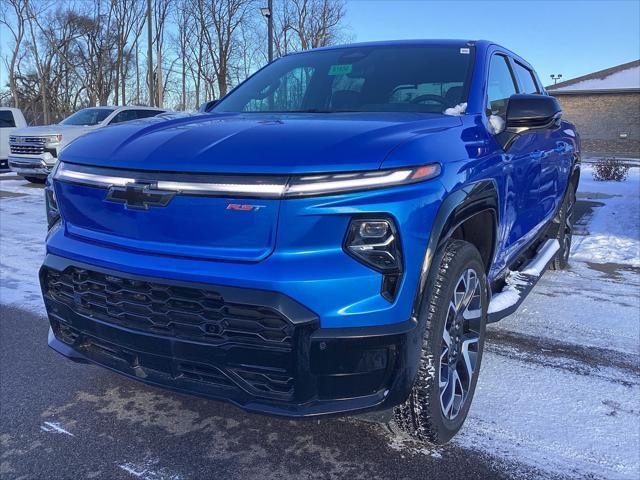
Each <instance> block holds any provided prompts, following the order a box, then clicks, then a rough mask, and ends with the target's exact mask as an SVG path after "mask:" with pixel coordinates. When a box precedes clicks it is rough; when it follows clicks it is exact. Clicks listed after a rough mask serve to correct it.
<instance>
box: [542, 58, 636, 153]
mask: <svg viewBox="0 0 640 480" xmlns="http://www.w3.org/2000/svg"><path fill="white" fill-rule="evenodd" d="M547 91H548V92H549V93H550V94H551V95H554V96H555V97H557V98H558V100H559V101H560V104H561V105H562V111H563V117H564V118H566V119H567V120H569V121H571V122H573V123H575V124H576V127H577V129H578V132H579V133H580V136H581V137H582V149H583V151H584V152H585V153H586V154H594V155H616V156H619V157H625V156H626V157H635V158H640V60H636V61H633V62H629V63H625V64H622V65H618V66H617V67H612V68H607V69H606V70H600V71H599V72H595V73H590V74H589V75H584V76H582V77H578V78H574V79H572V80H567V81H564V82H560V83H557V84H556V85H550V86H548V87H547Z"/></svg>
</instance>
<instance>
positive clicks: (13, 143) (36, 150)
mask: <svg viewBox="0 0 640 480" xmlns="http://www.w3.org/2000/svg"><path fill="white" fill-rule="evenodd" d="M46 143H47V139H46V138H45V137H18V136H10V137H9V146H10V148H11V153H13V154H35V155H39V154H41V153H44V151H45V148H44V146H45V144H46Z"/></svg>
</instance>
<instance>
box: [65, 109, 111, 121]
mask: <svg viewBox="0 0 640 480" xmlns="http://www.w3.org/2000/svg"><path fill="white" fill-rule="evenodd" d="M113 110H114V109H113V108H85V109H83V110H80V111H78V112H76V113H74V114H73V115H71V116H69V117H67V118H65V119H64V120H63V121H62V122H60V124H61V125H97V124H99V123H100V122H101V121H103V120H104V119H105V118H107V117H108V116H109V115H110V114H111V113H112V112H113Z"/></svg>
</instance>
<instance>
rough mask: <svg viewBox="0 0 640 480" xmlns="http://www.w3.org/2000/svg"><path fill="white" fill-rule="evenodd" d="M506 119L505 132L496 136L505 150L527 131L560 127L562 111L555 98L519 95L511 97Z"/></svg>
mask: <svg viewBox="0 0 640 480" xmlns="http://www.w3.org/2000/svg"><path fill="white" fill-rule="evenodd" d="M506 117H507V118H506V119H505V124H506V125H505V129H504V131H503V132H502V133H499V134H498V135H497V136H496V138H497V140H498V141H499V142H500V143H501V144H502V147H503V148H504V149H505V150H507V149H508V148H509V147H510V146H511V144H512V143H513V142H514V140H515V139H516V138H517V137H518V135H521V134H523V133H525V132H527V131H530V130H544V129H547V128H557V127H559V126H560V119H561V117H562V109H561V108H560V104H559V103H558V100H557V99H556V98H555V97H550V96H548V95H525V94H517V95H512V96H511V97H509V102H508V103H507V115H506Z"/></svg>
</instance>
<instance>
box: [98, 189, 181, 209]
mask: <svg viewBox="0 0 640 480" xmlns="http://www.w3.org/2000/svg"><path fill="white" fill-rule="evenodd" d="M175 194H176V192H168V191H166V190H157V189H156V188H154V185H151V184H147V183H128V184H127V185H125V186H123V187H119V186H113V187H111V188H109V193H108V194H107V198H105V200H107V201H109V202H117V203H124V206H125V208H131V209H136V210H149V207H166V206H167V205H168V204H169V202H170V201H171V199H172V198H173V197H174V196H175Z"/></svg>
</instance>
